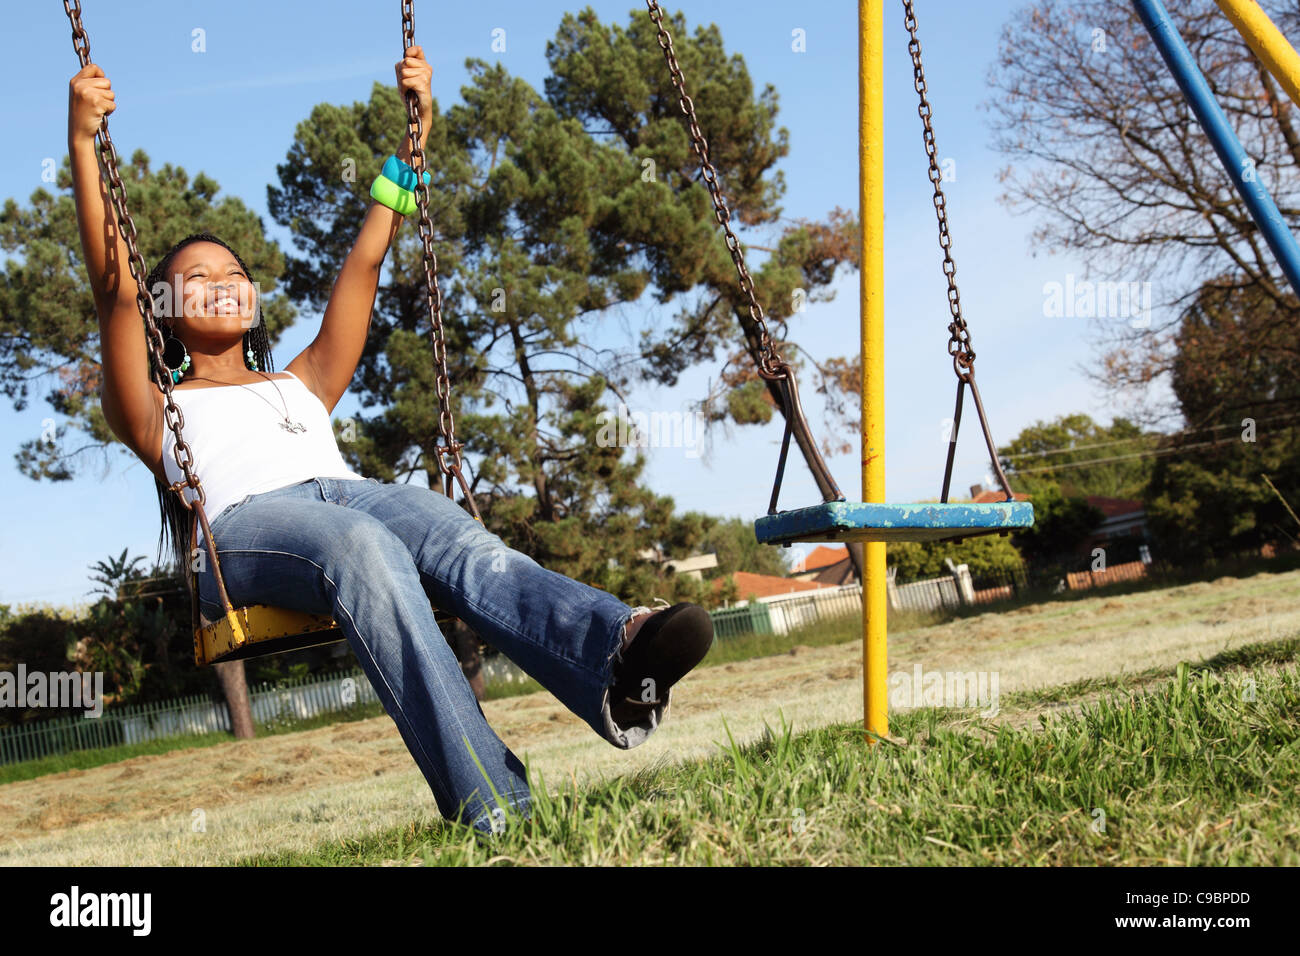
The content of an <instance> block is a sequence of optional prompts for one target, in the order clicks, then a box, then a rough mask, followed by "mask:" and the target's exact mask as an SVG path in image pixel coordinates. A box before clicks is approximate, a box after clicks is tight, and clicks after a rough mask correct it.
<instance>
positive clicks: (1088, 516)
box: [1012, 484, 1105, 565]
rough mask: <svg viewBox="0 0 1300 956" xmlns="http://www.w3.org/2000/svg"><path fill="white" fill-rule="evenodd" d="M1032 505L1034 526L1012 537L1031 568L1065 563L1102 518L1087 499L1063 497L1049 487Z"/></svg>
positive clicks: (1038, 495) (1054, 488) (1039, 494)
mask: <svg viewBox="0 0 1300 956" xmlns="http://www.w3.org/2000/svg"><path fill="white" fill-rule="evenodd" d="M1033 503H1034V526H1033V527H1032V528H1029V529H1027V530H1024V531H1021V532H1019V533H1017V534H1014V535H1012V541H1013V542H1014V543H1015V546H1016V549H1017V550H1018V551H1019V552H1020V553H1021V554H1022V555H1024V558H1025V561H1026V562H1028V563H1029V564H1030V565H1047V564H1058V563H1065V562H1068V561H1069V560H1070V558H1071V557H1072V556H1073V555H1074V553H1075V552H1076V551H1077V550H1078V549H1079V547H1080V545H1082V544H1083V543H1084V541H1086V540H1087V538H1088V537H1089V535H1091V534H1092V533H1093V531H1095V530H1096V528H1097V526H1098V525H1100V524H1101V522H1102V520H1103V519H1104V518H1105V515H1104V514H1102V512H1101V511H1100V509H1098V508H1096V507H1094V506H1093V505H1090V504H1088V501H1087V499H1085V498H1080V497H1069V496H1066V495H1064V494H1062V493H1061V490H1060V489H1059V488H1058V487H1055V486H1054V485H1050V484H1045V485H1043V486H1041V487H1040V488H1039V489H1038V491H1036V492H1035V494H1034V497H1033Z"/></svg>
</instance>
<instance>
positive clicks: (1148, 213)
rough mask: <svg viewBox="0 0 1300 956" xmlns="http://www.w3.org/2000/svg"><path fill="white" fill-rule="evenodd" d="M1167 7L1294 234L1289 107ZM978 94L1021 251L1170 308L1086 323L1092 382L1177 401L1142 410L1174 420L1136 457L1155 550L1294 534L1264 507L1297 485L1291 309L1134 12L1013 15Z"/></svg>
mask: <svg viewBox="0 0 1300 956" xmlns="http://www.w3.org/2000/svg"><path fill="white" fill-rule="evenodd" d="M1263 6H1264V8H1265V11H1266V12H1267V13H1268V14H1269V15H1270V16H1272V17H1273V18H1274V20H1275V21H1276V22H1277V23H1278V25H1279V27H1280V28H1281V29H1282V30H1283V32H1285V33H1289V34H1294V33H1295V32H1297V30H1298V29H1300V8H1297V7H1296V6H1295V4H1281V3H1278V2H1265V3H1264V4H1263ZM1171 13H1172V16H1173V17H1174V19H1175V22H1176V23H1177V26H1178V28H1179V31H1180V33H1181V34H1182V36H1183V38H1184V39H1185V40H1186V41H1187V43H1188V46H1189V48H1190V49H1191V51H1192V53H1193V55H1194V56H1195V58H1196V60H1197V63H1198V65H1199V67H1200V68H1201V71H1202V72H1203V73H1204V75H1205V77H1206V80H1207V82H1208V83H1209V85H1210V87H1211V89H1212V91H1213V92H1214V94H1215V98H1216V99H1217V101H1218V102H1219V104H1220V105H1221V106H1222V108H1223V109H1224V111H1225V113H1226V114H1227V117H1228V121H1229V124H1230V125H1231V126H1232V127H1233V129H1234V130H1235V131H1236V132H1237V134H1238V136H1239V137H1240V138H1241V140H1242V142H1243V145H1244V146H1245V148H1246V151H1247V153H1248V154H1249V156H1250V157H1251V159H1250V168H1249V169H1247V170H1245V171H1244V172H1245V173H1247V174H1249V175H1251V176H1255V177H1257V178H1258V179H1259V180H1260V181H1262V182H1264V183H1265V184H1266V185H1267V187H1268V189H1269V191H1270V192H1271V194H1272V195H1273V197H1274V198H1275V200H1276V201H1277V204H1278V208H1279V211H1280V212H1281V215H1282V217H1283V219H1284V220H1285V221H1286V222H1287V223H1288V224H1289V225H1290V226H1291V228H1292V229H1294V228H1295V226H1296V225H1297V219H1300V129H1297V117H1296V113H1295V105H1294V104H1293V103H1291V102H1290V100H1289V99H1288V97H1287V96H1286V95H1285V94H1283V93H1281V92H1280V91H1279V90H1278V88H1277V86H1276V84H1275V82H1274V80H1273V78H1272V77H1271V75H1270V74H1269V73H1268V71H1267V70H1266V69H1265V68H1264V67H1263V66H1262V65H1261V64H1260V63H1259V62H1258V61H1257V60H1256V59H1255V58H1254V56H1253V54H1252V53H1251V52H1250V50H1249V48H1248V47H1247V46H1246V44H1245V43H1244V41H1243V40H1242V39H1241V37H1240V36H1239V35H1238V33H1237V32H1236V30H1235V29H1234V28H1233V27H1232V25H1231V23H1230V22H1229V21H1228V19H1227V18H1226V17H1224V16H1222V14H1221V12H1220V11H1219V9H1218V8H1217V6H1216V5H1215V4H1213V3H1211V2H1209V0H1193V2H1189V3H1186V4H1180V5H1178V6H1177V7H1175V8H1173V9H1172V10H1171ZM991 82H992V85H993V87H994V89H995V97H994V99H993V102H992V106H993V109H994V112H995V114H996V115H997V116H998V124H997V125H998V145H999V147H1000V148H1001V149H1002V150H1003V151H1004V152H1005V153H1006V154H1007V155H1008V156H1009V157H1010V159H1011V164H1010V165H1009V166H1008V168H1007V171H1006V176H1005V179H1006V182H1007V191H1006V194H1005V197H1004V199H1005V200H1006V201H1007V202H1008V203H1009V204H1010V205H1011V206H1012V207H1013V208H1019V209H1024V210H1029V211H1035V212H1037V213H1039V214H1041V218H1040V220H1039V226H1038V228H1037V230H1036V232H1035V245H1036V246H1037V247H1038V248H1046V249H1049V250H1055V249H1070V250H1072V251H1074V252H1076V253H1078V254H1081V255H1082V256H1083V257H1084V259H1085V261H1086V262H1087V263H1088V265H1089V267H1090V269H1094V270H1096V271H1098V272H1099V273H1100V274H1101V275H1102V276H1103V277H1105V278H1107V279H1108V280H1120V282H1121V285H1120V286H1119V287H1118V289H1119V290H1120V291H1123V290H1126V289H1127V290H1129V291H1130V292H1131V291H1132V289H1133V288H1135V287H1136V288H1137V289H1139V290H1141V289H1142V287H1144V286H1145V289H1146V290H1150V289H1151V288H1153V287H1154V288H1159V289H1161V290H1162V295H1161V296H1160V299H1161V300H1162V302H1163V303H1164V304H1166V305H1168V306H1170V309H1169V313H1168V314H1169V318H1168V319H1166V320H1164V321H1159V322H1157V321H1154V320H1153V318H1152V314H1151V312H1150V311H1149V309H1150V306H1151V305H1152V304H1159V303H1155V302H1154V299H1153V297H1152V295H1151V293H1150V292H1149V291H1145V292H1142V294H1141V297H1142V299H1143V300H1144V304H1145V306H1146V309H1144V310H1142V311H1141V312H1139V314H1136V315H1135V314H1133V310H1132V309H1129V310H1128V313H1127V314H1109V313H1108V314H1106V315H1103V316H1101V317H1102V318H1105V319H1108V320H1119V321H1107V322H1105V323H1103V324H1102V325H1101V327H1100V331H1101V332H1102V336H1103V340H1104V343H1105V344H1104V349H1103V351H1102V354H1101V356H1100V363H1099V365H1098V367H1097V368H1096V370H1095V371H1096V374H1097V376H1098V378H1099V379H1100V381H1101V382H1102V383H1103V384H1104V385H1105V386H1106V387H1108V388H1110V389H1112V390H1116V391H1118V390H1121V389H1126V388H1140V389H1145V388H1149V387H1150V386H1153V385H1157V384H1161V385H1167V386H1169V387H1170V390H1169V394H1171V395H1172V396H1173V401H1172V402H1148V408H1149V412H1148V416H1147V417H1148V418H1150V420H1151V421H1153V422H1154V421H1158V420H1161V419H1171V418H1172V419H1175V420H1177V421H1178V427H1176V430H1174V431H1173V432H1172V433H1171V434H1169V435H1166V436H1163V437H1161V439H1160V441H1159V443H1158V445H1157V446H1156V447H1155V448H1152V449H1150V451H1151V456H1150V457H1151V466H1150V467H1151V471H1150V480H1149V483H1148V485H1147V490H1146V493H1145V495H1144V499H1145V501H1146V506H1147V513H1148V519H1149V526H1150V528H1151V530H1152V533H1153V535H1154V536H1155V537H1156V539H1157V542H1158V543H1159V546H1160V549H1161V551H1162V552H1163V553H1165V554H1167V555H1169V556H1171V557H1175V556H1176V557H1178V558H1180V559H1185V560H1201V559H1203V558H1206V557H1209V556H1211V555H1213V554H1216V553H1222V552H1223V551H1224V550H1236V549H1239V548H1246V547H1251V548H1253V547H1257V546H1259V545H1261V544H1267V543H1270V542H1291V541H1292V540H1293V539H1292V536H1291V532H1290V531H1289V523H1288V522H1289V519H1288V518H1287V515H1286V511H1285V505H1284V503H1283V502H1282V501H1281V500H1279V495H1280V496H1281V497H1282V498H1295V497H1296V496H1297V494H1298V493H1300V465H1297V462H1296V455H1295V454H1294V453H1293V452H1292V451H1291V449H1294V448H1295V447H1296V441H1295V439H1296V438H1297V437H1300V436H1297V434H1296V430H1295V426H1296V419H1297V416H1300V394H1297V388H1296V385H1295V383H1296V381H1297V379H1298V378H1300V376H1297V372H1298V371H1300V367H1297V366H1298V357H1300V339H1297V332H1296V329H1297V328H1300V299H1297V296H1296V290H1293V289H1290V288H1288V287H1287V285H1286V283H1285V282H1284V281H1283V279H1282V277H1281V275H1280V273H1279V270H1278V268H1277V266H1276V264H1275V263H1274V261H1273V259H1272V253H1271V252H1270V251H1269V250H1268V248H1267V247H1266V245H1265V243H1264V242H1263V241H1262V239H1261V237H1260V233H1259V230H1258V228H1257V227H1256V225H1255V223H1254V221H1253V220H1252V219H1251V218H1250V216H1249V214H1248V212H1247V210H1246V208H1245V205H1244V203H1243V202H1242V200H1241V199H1240V197H1239V196H1238V195H1237V193H1236V191H1235V190H1234V188H1233V187H1232V183H1231V180H1230V178H1229V176H1228V174H1227V173H1226V172H1225V171H1224V170H1223V169H1222V168H1221V166H1220V165H1219V163H1218V160H1217V157H1216V155H1215V153H1214V151H1213V149H1212V148H1211V147H1210V145H1209V142H1208V140H1207V138H1206V137H1205V135H1204V133H1203V132H1202V130H1201V128H1200V126H1199V124H1198V123H1197V122H1196V121H1195V119H1194V117H1193V115H1192V113H1191V111H1190V109H1189V108H1188V106H1187V105H1186V103H1185V102H1184V100H1183V97H1182V94H1181V92H1180V91H1179V90H1178V88H1177V85H1176V83H1175V81H1174V79H1173V77H1172V76H1171V75H1170V73H1169V71H1168V70H1167V68H1166V67H1165V65H1164V63H1163V61H1162V60H1161V58H1160V57H1159V56H1158V55H1157V54H1156V52H1155V50H1154V48H1153V46H1152V44H1151V42H1150V40H1149V38H1148V37H1147V35H1146V33H1145V30H1144V29H1143V28H1142V26H1141V25H1140V23H1139V22H1138V21H1137V19H1136V17H1135V14H1134V12H1133V10H1132V7H1131V5H1130V4H1128V3H1125V2H1120V0H1079V2H1074V3H1069V4H1066V3H1062V2H1057V0H1048V2H1044V3H1040V4H1036V5H1034V6H1033V7H1031V8H1028V9H1026V10H1024V11H1022V12H1021V13H1019V14H1018V15H1017V16H1016V17H1015V18H1014V19H1013V20H1012V22H1011V23H1010V24H1009V25H1008V26H1007V27H1006V28H1005V30H1004V33H1003V39H1002V48H1001V55H1000V57H999V61H998V64H997V66H996V67H995V68H994V70H993V73H992V77H991ZM1134 280H1136V281H1134ZM1090 288H1091V287H1090ZM1093 291H1095V290H1093ZM1114 291H1115V287H1112V289H1111V290H1109V292H1114ZM1108 294H1109V293H1108ZM1130 297H1131V296H1130ZM1096 300H1097V301H1098V302H1099V301H1100V296H1097V297H1096ZM1092 314H1094V315H1095V314H1097V312H1096V311H1095V310H1094V311H1093V313H1092ZM1089 470H1092V469H1091V468H1090V469H1089ZM1056 474H1057V476H1058V477H1060V478H1061V479H1062V480H1063V481H1064V480H1065V475H1066V472H1065V471H1063V470H1062V471H1058V472H1057V473H1056ZM1265 474H1268V475H1270V476H1272V478H1271V480H1273V481H1274V482H1275V485H1276V487H1277V489H1278V491H1277V493H1276V494H1275V493H1274V492H1273V491H1272V490H1271V489H1270V488H1269V487H1268V486H1267V484H1266V483H1265V482H1264V480H1263V477H1262V476H1263V475H1265ZM1027 477H1029V476H1027ZM1035 504H1036V505H1037V500H1036V501H1035Z"/></svg>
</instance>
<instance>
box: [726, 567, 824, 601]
mask: <svg viewBox="0 0 1300 956" xmlns="http://www.w3.org/2000/svg"><path fill="white" fill-rule="evenodd" d="M728 576H729V577H730V578H731V579H732V580H734V581H735V582H736V596H737V598H739V599H740V600H742V601H743V600H746V599H748V598H763V597H770V596H771V595H773V594H791V593H793V592H795V591H820V590H821V589H822V588H825V587H829V586H830V585H826V584H820V583H818V582H817V581H796V580H795V579H794V578H780V577H777V576H776V575H773V574H752V573H751V572H749V571H736V572H735V573H734V574H731V575H728ZM724 580H726V579H725V578H718V579H717V580H716V581H714V582H713V589H714V590H715V591H717V590H720V589H721V588H722V582H723V581H724Z"/></svg>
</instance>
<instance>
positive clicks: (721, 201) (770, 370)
mask: <svg viewBox="0 0 1300 956" xmlns="http://www.w3.org/2000/svg"><path fill="white" fill-rule="evenodd" d="M646 6H647V7H648V8H649V13H650V20H651V22H653V23H654V25H655V28H656V30H657V31H658V32H657V37H658V41H659V48H660V49H661V50H663V51H664V59H665V60H666V61H667V63H668V73H669V76H670V78H671V80H672V84H673V86H674V87H675V88H676V90H677V94H678V100H677V102H678V105H679V106H680V107H681V110H682V112H683V113H684V114H685V115H686V118H687V119H688V120H689V121H690V132H691V146H692V148H693V149H694V150H695V155H696V156H697V157H698V158H699V161H700V176H701V177H702V178H703V179H704V184H705V185H706V186H708V188H709V195H710V197H711V198H712V199H713V214H714V217H715V218H716V219H717V220H718V225H720V226H722V230H723V232H724V233H725V234H726V241H727V251H728V252H729V253H731V261H732V262H733V263H734V264H735V266H736V274H737V276H738V277H739V280H740V291H741V292H742V293H743V294H744V295H745V297H746V298H747V299H749V317H750V318H751V319H752V320H753V322H754V328H755V330H756V332H757V335H758V343H757V344H758V357H757V364H758V374H759V376H760V377H762V378H764V379H766V380H768V381H772V382H779V383H780V384H779V385H777V386H776V387H777V388H778V389H779V390H780V393H781V401H782V404H783V406H784V408H783V413H784V416H785V422H786V427H785V435H784V437H783V438H782V440H781V455H780V459H779V460H778V463H777V468H776V480H775V482H774V483H773V485H772V498H771V503H770V504H769V506H768V514H776V506H777V499H778V496H779V495H780V493H781V482H782V480H783V478H784V475H785V463H786V456H787V454H788V452H789V450H790V439H791V438H792V437H793V434H794V430H795V428H796V427H797V428H798V430H799V432H800V434H801V436H802V437H803V438H804V439H805V444H804V456H805V458H806V460H807V462H808V468H809V470H810V471H812V473H813V476H814V478H815V480H816V481H817V485H818V487H819V488H820V489H821V491H822V496H823V498H824V499H825V500H826V501H843V500H844V494H843V492H841V491H840V486H839V485H838V484H837V483H836V481H835V477H834V476H833V475H832V474H831V470H830V468H829V467H827V465H826V461H825V459H824V458H822V455H821V452H820V451H819V450H818V448H817V443H816V441H815V440H814V439H813V437H812V429H810V428H809V427H808V418H807V416H806V415H805V414H804V410H803V404H802V402H801V401H800V399H799V382H798V380H797V379H796V378H795V374H794V367H793V366H791V365H790V363H788V362H787V361H786V360H785V359H783V358H782V357H781V353H780V351H779V350H778V349H777V346H776V342H775V341H773V339H772V335H771V333H770V332H769V331H768V328H767V323H766V322H765V321H764V320H763V307H762V306H761V305H759V304H758V298H757V297H756V296H755V295H754V280H753V279H752V278H751V277H750V275H749V269H748V267H746V265H745V252H744V249H743V248H742V247H741V245H740V240H739V239H737V238H736V234H735V233H734V232H732V231H731V210H730V209H729V208H728V206H727V197H726V196H725V195H724V194H723V192H722V186H721V184H720V183H719V182H718V171H717V170H716V169H715V168H714V166H713V163H712V162H711V161H710V160H709V142H708V140H706V139H705V138H704V133H702V132H701V131H700V124H699V120H698V119H697V117H696V115H695V103H694V101H693V100H692V99H691V98H690V96H689V95H688V94H687V92H686V78H685V76H684V75H683V74H682V68H681V66H680V65H679V64H678V62H677V51H676V50H675V49H674V48H673V38H672V35H671V34H670V33H669V32H668V28H667V27H665V26H664V12H663V10H662V9H661V8H660V6H659V3H658V0H646Z"/></svg>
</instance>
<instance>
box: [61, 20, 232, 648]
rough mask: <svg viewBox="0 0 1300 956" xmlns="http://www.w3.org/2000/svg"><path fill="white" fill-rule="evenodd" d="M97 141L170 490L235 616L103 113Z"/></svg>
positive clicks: (75, 24) (188, 574)
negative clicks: (159, 412)
mask: <svg viewBox="0 0 1300 956" xmlns="http://www.w3.org/2000/svg"><path fill="white" fill-rule="evenodd" d="M63 12H64V13H66V14H67V15H68V20H69V22H70V23H71V24H72V46H73V49H75V50H76V51H77V59H78V60H79V61H80V62H81V66H82V69H85V67H86V66H87V65H88V64H89V63H90V37H89V35H88V34H87V33H86V28H85V26H84V25H83V24H82V22H81V0H63ZM95 142H96V145H97V146H98V149H99V160H100V163H101V164H102V165H103V167H104V175H105V176H106V177H107V179H108V191H109V196H110V197H111V198H112V202H113V211H114V213H115V214H116V216H117V224H118V228H119V230H120V231H121V234H122V240H123V242H125V244H126V251H127V262H128V265H129V267H130V270H131V278H132V279H134V280H135V287H136V293H135V301H136V305H137V307H138V308H139V310H140V317H141V319H143V320H144V331H145V344H146V345H147V346H148V348H149V354H150V356H151V357H152V358H153V372H152V374H153V378H154V383H155V384H156V385H157V386H158V388H159V390H160V391H161V392H162V393H163V401H164V404H163V419H164V421H165V422H166V424H167V428H168V429H169V430H170V431H171V433H172V435H173V437H174V438H175V442H174V444H173V446H172V457H173V458H175V459H176V464H177V466H178V467H179V468H180V470H181V473H182V474H183V475H184V476H185V477H184V480H183V481H177V482H173V483H172V484H170V485H168V488H169V489H170V490H171V491H173V492H175V493H176V497H177V499H179V500H180V503H181V504H182V505H183V506H184V507H185V509H186V510H188V511H189V512H190V514H191V515H193V520H192V521H191V523H190V554H191V556H196V555H197V552H196V550H195V543H196V542H195V538H196V535H197V534H198V529H199V526H200V525H202V527H203V534H204V543H205V544H206V546H207V552H208V555H209V556H210V557H211V558H212V575H213V578H214V579H215V581H216V585H217V596H218V598H219V599H220V601H221V604H222V606H223V607H224V608H225V609H226V611H227V613H228V614H230V613H233V608H232V606H231V603H230V596H229V594H227V593H226V581H225V577H224V575H222V573H221V562H220V561H219V560H218V557H217V546H216V543H215V542H214V541H213V540H212V529H211V528H210V527H209V526H208V516H207V513H206V512H205V511H204V509H203V506H204V505H205V504H207V494H206V492H205V491H204V490H203V483H202V482H201V481H199V477H198V475H196V474H195V473H194V452H193V451H192V450H191V449H190V446H189V443H188V442H187V441H186V440H185V437H184V435H182V434H181V431H182V429H183V428H184V427H185V415H184V414H183V413H182V412H181V409H180V406H178V405H177V404H176V400H175V399H174V398H173V397H172V386H173V384H174V383H173V382H172V376H171V371H170V370H169V369H168V368H167V362H166V360H165V359H164V358H163V337H162V332H161V331H160V330H159V328H158V322H157V320H156V319H155V318H154V313H153V298H152V296H151V295H150V294H149V292H148V289H146V285H147V283H148V281H149V274H148V272H146V271H145V267H144V257H143V256H141V255H140V249H139V247H138V246H137V245H136V239H137V237H138V235H139V234H138V233H137V231H136V228H135V220H134V219H133V218H131V211H130V210H129V209H128V208H127V205H126V186H125V185H124V184H123V183H122V174H121V173H120V172H119V170H118V156H117V148H116V147H115V146H114V145H113V138H112V137H111V136H109V134H108V117H107V116H104V117H103V118H101V119H100V121H99V132H98V133H96V136H95ZM110 254H111V253H110ZM186 488H191V489H193V491H194V498H193V499H192V500H189V501H187V500H186V498H185V489H186ZM181 570H182V572H183V573H184V575H185V580H186V583H187V584H188V585H189V589H190V620H191V624H192V625H193V626H194V628H195V629H197V628H198V625H199V597H198V592H199V588H198V584H197V582H196V581H195V579H194V567H193V565H192V564H191V563H186V564H184V565H183V566H182V569H181Z"/></svg>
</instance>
